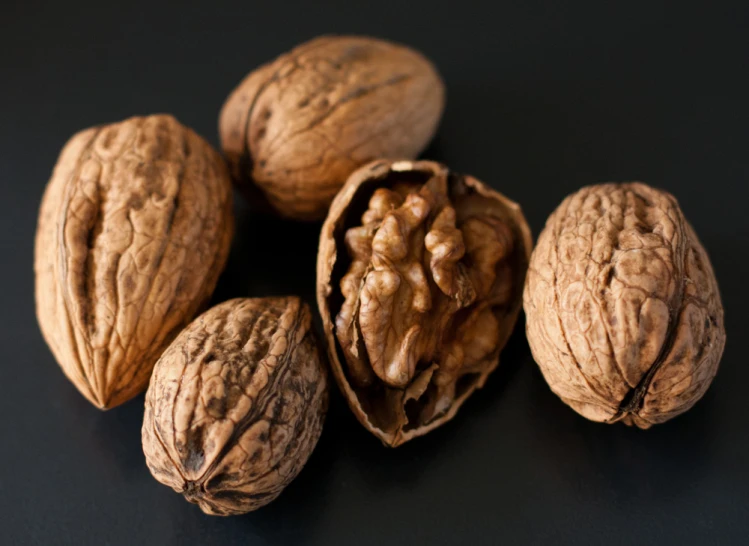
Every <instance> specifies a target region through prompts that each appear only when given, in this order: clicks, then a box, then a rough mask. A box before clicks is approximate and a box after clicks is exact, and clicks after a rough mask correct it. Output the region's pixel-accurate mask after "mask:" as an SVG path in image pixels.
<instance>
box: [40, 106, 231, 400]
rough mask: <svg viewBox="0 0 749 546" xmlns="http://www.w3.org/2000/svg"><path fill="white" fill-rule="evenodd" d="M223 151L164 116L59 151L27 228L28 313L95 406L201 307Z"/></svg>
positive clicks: (143, 370)
mask: <svg viewBox="0 0 749 546" xmlns="http://www.w3.org/2000/svg"><path fill="white" fill-rule="evenodd" d="M231 197H232V195H231V180H230V177H229V173H228V171H227V169H226V166H225V165H224V163H223V161H222V159H221V156H220V155H219V154H218V153H217V152H216V151H215V150H214V149H213V148H212V147H211V146H210V145H209V144H208V143H207V142H206V141H204V140H203V139H202V138H200V137H199V136H198V135H197V134H195V133H194V132H193V131H192V130H190V129H188V128H187V127H184V126H182V125H180V123H179V122H178V121H177V120H175V119H174V118H173V117H171V116H168V115H155V116H148V117H134V118H130V119H128V120H125V121H123V122H120V123H113V124H111V125H103V126H100V127H93V128H90V129H86V130H84V131H81V132H79V133H78V134H76V135H74V136H73V137H72V138H71V139H70V140H69V141H68V143H67V144H66V145H65V147H64V148H63V150H62V152H61V153H60V157H59V159H58V161H57V165H56V166H55V169H54V172H53V174H52V178H51V179H50V181H49V184H48V185H47V188H46V190H45V192H44V197H43V199H42V204H41V210H40V214H39V224H38V227H37V234H36V249H35V258H34V270H35V272H36V311H37V317H38V320H39V325H40V326H41V330H42V334H43V335H44V338H45V340H46V341H47V344H48V345H49V347H50V349H51V350H52V353H53V354H54V355H55V358H56V359H57V362H58V363H59V364H60V366H61V367H62V369H63V371H64V372H65V375H66V376H67V377H68V378H69V379H70V381H72V382H73V384H74V385H75V386H76V387H77V388H78V390H79V391H80V392H81V393H82V394H83V395H84V396H85V397H86V398H87V399H88V400H89V401H90V402H91V403H92V404H94V405H95V406H97V407H99V408H101V409H106V408H111V407H114V406H117V405H119V404H122V403H123V402H125V401H127V400H129V399H130V398H132V397H133V396H135V395H136V394H138V393H139V392H141V391H142V390H143V389H145V387H146V385H147V383H148V378H149V377H150V375H151V369H152V368H153V365H154V363H155V362H156V360H157V359H158V357H159V355H160V354H161V352H162V351H163V350H164V348H165V347H166V346H167V345H168V344H169V342H170V341H171V340H172V339H173V338H174V336H176V335H177V333H178V332H179V330H181V329H182V328H183V327H184V325H185V324H187V323H188V322H189V321H190V320H191V319H192V317H193V316H194V315H195V313H197V312H198V311H199V308H200V307H201V306H202V305H203V304H204V303H205V302H207V300H208V298H209V297H210V295H211V292H213V288H214V286H215V284H216V281H217V279H218V276H219V273H220V272H221V270H222V269H223V267H224V263H225V262H226V258H227V255H228V252H229V245H230V243H231V237H232V230H233V219H232V208H231Z"/></svg>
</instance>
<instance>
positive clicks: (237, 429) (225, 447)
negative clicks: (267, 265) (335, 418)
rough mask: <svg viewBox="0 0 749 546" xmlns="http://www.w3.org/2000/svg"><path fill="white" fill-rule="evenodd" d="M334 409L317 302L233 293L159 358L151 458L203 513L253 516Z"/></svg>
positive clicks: (152, 398)
mask: <svg viewBox="0 0 749 546" xmlns="http://www.w3.org/2000/svg"><path fill="white" fill-rule="evenodd" d="M327 406H328V382H327V372H326V369H325V366H324V365H323V362H322V361H321V359H320V352H319V348H318V345H317V340H316V338H315V335H314V332H313V331H312V328H311V315H310V311H309V307H307V305H306V304H304V303H302V302H301V301H300V300H299V298H296V297H286V298H261V299H235V300H230V301H227V302H224V303H222V304H220V305H217V306H216V307H213V308H212V309H210V310H208V311H207V312H205V313H204V314H202V315H201V316H199V317H198V318H197V319H195V321H194V322H192V324H190V325H189V326H188V327H187V328H186V329H185V330H184V331H183V332H182V333H181V334H180V335H179V336H178V337H177V338H176V339H175V340H174V342H173V343H172V344H171V345H170V346H169V348H168V349H167V350H166V351H165V352H164V354H163V356H162V357H161V359H160V360H159V361H158V363H157V364H156V367H155V368H154V372H153V377H152V378H151V384H150V385H149V387H148V392H147V393H146V411H145V417H144V419H143V430H142V435H143V451H144V453H145V455H146V462H147V464H148V468H149V469H150V470H151V473H152V474H153V476H154V477H155V478H156V479H157V480H158V481H160V482H161V483H163V484H165V485H168V486H170V487H172V488H173V489H174V490H175V491H177V492H178V493H182V494H183V495H184V496H185V498H186V499H187V500H188V501H190V502H193V503H196V504H198V505H199V506H200V508H201V509H202V510H203V512H205V513H207V514H213V515H222V516H227V515H233V514H243V513H245V512H249V511H251V510H255V509H257V508H260V507H261V506H263V505H265V504H268V503H269V502H271V501H272V500H274V499H275V498H276V497H277V496H278V495H279V494H280V493H281V491H282V490H283V489H284V487H286V486H287V485H288V484H289V483H290V482H291V481H292V480H293V479H294V478H295V477H296V476H297V474H299V472H300V471H301V469H302V467H303V466H304V464H305V463H306V462H307V459H308V458H309V456H310V454H311V453H312V450H313V449H314V448H315V444H317V440H318V438H319V437H320V433H321V431H322V425H323V420H324V418H325V412H326V410H327Z"/></svg>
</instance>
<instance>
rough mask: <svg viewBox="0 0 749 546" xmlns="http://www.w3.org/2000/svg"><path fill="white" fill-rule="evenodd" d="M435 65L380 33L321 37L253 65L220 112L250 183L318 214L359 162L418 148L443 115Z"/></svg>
mask: <svg viewBox="0 0 749 546" xmlns="http://www.w3.org/2000/svg"><path fill="white" fill-rule="evenodd" d="M444 102H445V90H444V85H443V83H442V80H441V79H440V76H439V74H438V73H437V71H436V70H435V68H434V66H432V64H431V63H430V62H429V61H428V60H427V59H426V58H424V57H423V56H422V55H420V54H419V53H417V52H416V51H413V50H411V49H409V48H406V47H403V46H400V45H396V44H392V43H389V42H386V41H382V40H376V39H372V38H364V37H353V36H324V37H320V38H316V39H314V40H312V41H309V42H306V43H304V44H302V45H300V46H298V47H296V48H295V49H293V50H292V51H291V52H289V53H287V54H285V55H282V56H281V57H279V58H278V59H276V60H275V61H273V62H272V63H269V64H267V65H264V66H262V67H260V68H258V69H257V70H255V71H253V72H251V73H250V74H249V75H248V76H247V77H246V78H245V79H244V80H243V81H242V82H241V83H240V84H239V86H238V87H237V88H236V89H235V90H234V91H233V92H232V93H231V95H230V96H229V97H228V99H227V100H226V103H225V104H224V107H223V109H222V111H221V115H220V118H219V133H220V136H221V145H222V148H223V151H224V154H225V156H226V158H227V160H228V161H229V164H230V165H231V168H232V173H233V175H234V178H235V180H237V181H238V182H239V184H240V187H242V186H245V187H247V186H248V185H249V184H250V183H251V182H250V181H254V183H255V184H257V186H258V187H259V188H260V189H261V190H262V192H263V193H264V194H265V196H266V198H267V200H268V201H269V203H270V205H271V206H272V207H273V208H274V209H275V210H276V211H277V212H278V213H280V214H281V215H283V216H286V217H289V218H294V219H299V220H315V219H321V218H324V217H325V213H326V212H327V210H328V206H329V205H330V202H331V201H332V200H333V197H334V196H335V194H336V192H337V191H338V190H339V189H340V188H341V186H342V185H343V183H344V182H345V181H346V178H347V177H348V175H349V174H351V173H352V172H353V171H354V170H356V168H358V167H359V166H361V165H363V164H364V163H367V162H369V161H371V160H373V159H376V158H380V157H405V158H414V157H416V156H417V155H418V154H419V153H420V152H421V151H422V150H423V149H424V148H425V147H426V145H427V144H428V142H429V141H430V140H431V138H432V136H433V135H434V132H435V131H436V128H437V124H438V123H439V119H440V117H441V115H442V110H443V108H444Z"/></svg>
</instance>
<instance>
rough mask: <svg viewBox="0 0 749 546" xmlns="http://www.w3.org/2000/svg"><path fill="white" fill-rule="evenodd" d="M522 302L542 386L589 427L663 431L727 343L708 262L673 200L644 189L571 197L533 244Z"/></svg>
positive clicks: (700, 389) (621, 187)
mask: <svg viewBox="0 0 749 546" xmlns="http://www.w3.org/2000/svg"><path fill="white" fill-rule="evenodd" d="M524 300H525V314H526V318H527V334H528V341H529V343H530V346H531V349H532V351H533V356H534V358H535V359H536V362H538V365H539V366H540V368H541V371H542V372H543V375H544V377H545V378H546V381H547V382H548V383H549V386H550V387H551V389H552V390H553V391H554V392H555V393H556V394H557V395H558V396H559V397H560V398H561V399H562V400H563V401H564V402H565V403H566V404H568V405H569V406H571V407H572V408H573V409H574V410H575V411H577V412H578V413H580V414H581V415H583V416H584V417H587V418H588V419H592V420H593V421H601V422H604V423H614V422H617V421H622V422H624V423H626V424H628V425H636V426H638V427H640V428H648V427H650V426H651V425H653V424H656V423H662V422H664V421H666V420H668V419H670V418H672V417H674V416H676V415H679V414H680V413H683V412H685V411H687V410H688V409H689V408H691V407H692V406H693V405H694V404H695V402H697V400H699V399H700V398H701V397H702V395H703V394H704V393H705V391H706V390H707V388H708V386H709V385H710V382H711V381H712V379H713V377H714V376H715V373H716V372H717V370H718V363H719V361H720V358H721V355H722V354H723V347H724V345H725V340H726V334H725V329H724V325H723V306H722V304H721V301H720V294H719V293H718V284H717V282H716V280H715V275H714V274H713V269H712V266H711V265H710V260H709V258H708V256H707V254H706V253H705V249H704V248H703V247H702V245H701V244H700V241H699V240H698V239H697V236H696V235H695V233H694V231H693V230H692V227H691V226H690V225H689V223H688V222H687V220H686V219H685V218H684V215H683V214H682V212H681V210H680V209H679V204H678V203H677V201H676V199H674V197H673V196H671V195H669V194H668V193H665V192H662V191H659V190H656V189H653V188H651V187H649V186H646V185H645V184H642V183H638V182H633V183H626V184H601V185H598V186H590V187H587V188H583V189H582V190H580V191H579V192H577V193H575V194H573V195H571V196H569V197H568V198H567V199H566V200H565V201H564V202H563V203H562V204H561V205H560V206H559V208H558V209H557V210H556V211H555V212H554V213H553V214H552V215H551V216H550V217H549V220H548V221H547V223H546V228H545V229H544V231H543V232H542V233H541V236H540V237H539V240H538V246H537V247H536V250H535V251H534V252H533V257H532V258H531V264H530V268H529V271H528V278H527V282H526V287H525V296H524Z"/></svg>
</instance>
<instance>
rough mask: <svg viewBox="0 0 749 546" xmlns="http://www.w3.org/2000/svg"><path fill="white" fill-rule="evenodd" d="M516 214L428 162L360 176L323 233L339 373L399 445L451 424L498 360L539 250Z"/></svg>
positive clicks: (320, 284)
mask: <svg viewBox="0 0 749 546" xmlns="http://www.w3.org/2000/svg"><path fill="white" fill-rule="evenodd" d="M531 245H532V241H531V236H530V230H529V228H528V226H527V224H526V222H525V219H524V218H523V215H522V213H521V211H520V207H518V205H516V204H515V203H513V202H512V201H510V200H508V199H507V198H505V197H504V196H503V195H501V194H499V193H498V192H496V191H493V190H492V189H490V188H488V187H487V186H485V185H484V184H482V183H481V182H479V181H478V180H476V179H474V178H472V177H470V176H463V175H459V174H457V173H453V172H450V171H449V170H448V169H447V168H446V167H445V166H444V165H440V164H439V163H434V162H430V161H418V162H412V161H395V162H391V161H384V160H380V161H375V162H373V163H371V164H368V165H365V166H363V167H361V168H360V169H359V170H358V171H356V172H355V173H353V174H352V175H351V177H350V178H349V180H348V181H347V183H346V185H345V186H344V187H343V189H342V190H341V192H340V193H339V194H338V195H337V196H336V198H335V200H334V201H333V204H332V205H331V208H330V212H329V214H328V217H327V219H326V220H325V223H324V225H323V229H322V233H321V235H320V248H319V251H318V258H317V303H318V307H319V309H320V314H321V316H322V320H323V326H324V328H325V337H326V341H327V346H328V354H329V356H330V361H331V365H332V368H333V372H334V375H335V377H336V380H337V382H338V385H339V386H340V388H341V390H342V391H343V394H344V396H345V397H346V399H347V401H348V403H349V406H350V407H351V409H352V410H353V412H354V414H355V415H356V417H357V418H358V419H359V421H360V422H361V423H362V425H364V427H365V428H367V429H368V430H369V431H370V432H372V433H373V434H374V435H376V436H377V437H378V438H380V440H382V441H383V442H384V443H385V444H387V445H389V446H393V447H394V446H397V445H400V444H402V443H403V442H406V441H408V440H410V439H412V438H415V437H417V436H420V435H423V434H426V433H427V432H429V431H430V430H432V429H434V428H435V427H437V426H439V425H441V424H442V423H444V422H446V421H448V420H450V419H452V417H453V416H454V415H455V413H456V412H457V411H458V408H459V407H460V406H461V404H462V403H463V402H464V401H465V400H466V399H467V398H468V396H470V395H471V393H473V392H474V391H475V390H476V389H477V388H480V387H481V386H483V385H484V382H485V381H486V379H487V377H488V376H489V374H490V373H491V372H492V370H494V368H495V367H496V366H497V364H498V362H499V354H500V352H501V351H502V349H503V348H504V346H505V343H506V342H507V339H508V338H509V336H510V334H511V333H512V330H513V327H514V325H515V321H516V319H517V315H518V312H519V310H520V306H521V301H522V289H523V281H524V278H525V271H526V268H527V265H528V259H529V257H530V251H531Z"/></svg>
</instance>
